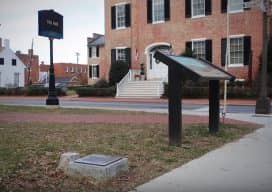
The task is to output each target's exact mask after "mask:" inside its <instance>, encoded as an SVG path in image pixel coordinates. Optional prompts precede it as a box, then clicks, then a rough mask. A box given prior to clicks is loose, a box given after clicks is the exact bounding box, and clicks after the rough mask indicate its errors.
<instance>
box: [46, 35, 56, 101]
mask: <svg viewBox="0 0 272 192" xmlns="http://www.w3.org/2000/svg"><path fill="white" fill-rule="evenodd" d="M49 41H50V67H49V88H48V98H47V99H46V105H59V99H58V97H57V93H56V87H55V73H54V64H53V38H52V37H50V38H49Z"/></svg>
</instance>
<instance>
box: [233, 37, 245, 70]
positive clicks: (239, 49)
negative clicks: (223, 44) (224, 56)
mask: <svg viewBox="0 0 272 192" xmlns="http://www.w3.org/2000/svg"><path fill="white" fill-rule="evenodd" d="M243 64H244V38H243V37H232V38H230V65H243Z"/></svg>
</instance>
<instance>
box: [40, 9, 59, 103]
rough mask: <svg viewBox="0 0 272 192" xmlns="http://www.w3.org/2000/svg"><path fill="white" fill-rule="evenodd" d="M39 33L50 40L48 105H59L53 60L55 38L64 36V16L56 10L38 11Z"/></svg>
mask: <svg viewBox="0 0 272 192" xmlns="http://www.w3.org/2000/svg"><path fill="white" fill-rule="evenodd" d="M38 19H39V35H40V36H44V37H48V38H49V42H50V66H49V88H48V98H47V99H46V105H59V99H58V98H57V92H56V87H55V73H54V62H53V40H54V39H62V38H63V16H62V15H60V14H59V13H57V12H55V11H54V10H41V11H39V12H38Z"/></svg>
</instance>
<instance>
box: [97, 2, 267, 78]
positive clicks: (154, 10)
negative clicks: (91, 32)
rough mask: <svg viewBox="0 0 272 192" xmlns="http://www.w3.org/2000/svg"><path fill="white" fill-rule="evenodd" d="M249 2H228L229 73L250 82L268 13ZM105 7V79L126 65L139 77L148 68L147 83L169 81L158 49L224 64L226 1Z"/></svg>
mask: <svg viewBox="0 0 272 192" xmlns="http://www.w3.org/2000/svg"><path fill="white" fill-rule="evenodd" d="M244 2H248V0H229V3H230V4H229V5H230V11H229V13H230V14H229V15H230V20H229V23H230V25H229V29H230V64H229V66H228V70H229V72H231V73H232V74H234V75H235V76H236V77H237V78H238V79H245V80H246V79H254V78H255V77H256V75H257V72H258V70H259V67H260V65H259V57H260V55H261V53H262V45H263V42H262V29H263V27H262V26H263V25H262V20H263V14H262V11H261V10H260V9H258V8H251V9H245V8H243V3H244ZM267 2H269V0H267ZM104 6H105V44H104V54H103V55H101V56H100V57H102V58H103V63H101V64H100V73H101V74H104V75H103V76H105V77H106V78H108V72H109V69H110V65H111V64H112V63H114V62H116V60H123V61H126V62H127V63H128V64H129V65H130V68H131V69H132V74H135V73H138V71H139V69H140V65H141V64H142V63H143V64H144V66H145V68H144V70H145V75H146V78H147V80H159V79H165V78H166V76H167V68H166V67H165V66H164V65H163V64H162V63H159V64H156V62H155V60H154V59H153V54H154V52H155V50H162V51H171V53H172V54H180V53H182V52H184V51H185V49H186V47H187V48H189V49H191V50H193V51H194V54H195V55H196V56H197V57H200V58H204V59H207V60H209V61H211V62H212V63H213V64H216V65H218V66H222V67H223V66H224V65H225V58H226V56H225V53H226V38H227V13H226V12H227V0H105V1H104ZM102 65H103V67H102ZM102 68H103V69H102Z"/></svg>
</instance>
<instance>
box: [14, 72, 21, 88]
mask: <svg viewBox="0 0 272 192" xmlns="http://www.w3.org/2000/svg"><path fill="white" fill-rule="evenodd" d="M19 76H20V73H14V87H19Z"/></svg>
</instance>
